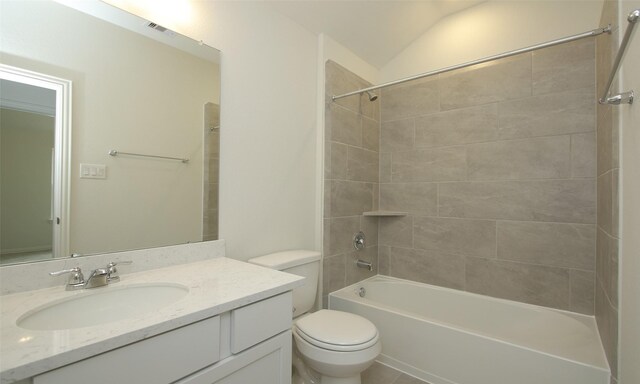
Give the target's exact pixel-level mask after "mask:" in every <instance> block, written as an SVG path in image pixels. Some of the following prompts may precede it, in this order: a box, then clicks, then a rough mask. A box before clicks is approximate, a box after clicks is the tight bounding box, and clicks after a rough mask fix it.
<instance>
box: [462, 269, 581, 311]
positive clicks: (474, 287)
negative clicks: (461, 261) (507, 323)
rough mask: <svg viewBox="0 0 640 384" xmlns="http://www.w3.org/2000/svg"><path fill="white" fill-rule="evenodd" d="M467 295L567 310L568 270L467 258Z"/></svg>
mask: <svg viewBox="0 0 640 384" xmlns="http://www.w3.org/2000/svg"><path fill="white" fill-rule="evenodd" d="M465 267H466V287H467V291H470V292H475V293H480V294H483V295H489V296H494V297H500V298H504V299H509V300H516V301H521V302H525V303H529V304H537V305H544V306H547V307H553V308H559V309H569V304H570V283H569V270H567V269H563V268H555V267H546V266H539V265H529V264H521V263H513V262H509V261H498V260H488V259H480V258H475V257H467V258H466V265H465Z"/></svg>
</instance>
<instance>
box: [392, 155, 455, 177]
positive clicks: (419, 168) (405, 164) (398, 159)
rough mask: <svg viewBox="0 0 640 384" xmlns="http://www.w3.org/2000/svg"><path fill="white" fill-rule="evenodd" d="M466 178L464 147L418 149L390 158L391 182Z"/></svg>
mask: <svg viewBox="0 0 640 384" xmlns="http://www.w3.org/2000/svg"><path fill="white" fill-rule="evenodd" d="M466 177H467V166H466V156H465V148H464V147H448V148H434V149H420V150H415V151H409V152H398V153H394V154H393V156H392V158H391V180H392V181H393V182H400V183H401V182H412V181H454V180H465V179H466Z"/></svg>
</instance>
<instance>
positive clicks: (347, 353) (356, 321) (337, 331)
mask: <svg viewBox="0 0 640 384" xmlns="http://www.w3.org/2000/svg"><path fill="white" fill-rule="evenodd" d="M249 262H250V263H253V264H257V265H260V266H263V267H267V268H272V269H277V270H280V271H284V272H288V273H292V274H294V275H299V276H304V277H306V280H305V283H304V285H303V286H302V287H300V288H296V289H294V290H293V329H292V333H293V339H294V348H293V350H294V356H293V361H294V366H295V367H296V370H297V371H298V375H299V377H300V380H302V381H301V382H303V383H305V384H316V383H318V381H317V380H318V378H319V379H320V381H319V382H320V383H321V384H360V373H361V372H362V371H364V370H365V369H367V368H368V367H369V366H370V365H371V364H373V361H374V360H375V358H376V357H377V356H378V355H379V354H380V352H381V351H382V344H381V342H380V338H379V335H378V330H377V329H376V327H375V325H373V323H371V322H370V321H369V320H367V319H365V318H363V317H361V316H358V315H354V314H351V313H347V312H340V311H333V310H326V309H323V310H320V311H317V312H314V313H309V314H307V312H308V311H309V310H311V308H312V307H313V304H314V302H315V299H316V293H317V286H318V276H319V273H320V253H319V252H315V251H305V250H295V251H286V252H278V253H272V254H270V255H266V256H261V257H256V258H253V259H251V260H249ZM300 358H301V359H300Z"/></svg>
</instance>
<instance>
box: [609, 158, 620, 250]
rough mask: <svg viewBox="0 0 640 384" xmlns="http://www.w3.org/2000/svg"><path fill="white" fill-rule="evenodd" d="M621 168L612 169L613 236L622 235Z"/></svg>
mask: <svg viewBox="0 0 640 384" xmlns="http://www.w3.org/2000/svg"><path fill="white" fill-rule="evenodd" d="M619 194H620V168H616V169H614V170H613V171H611V236H613V237H620V196H619Z"/></svg>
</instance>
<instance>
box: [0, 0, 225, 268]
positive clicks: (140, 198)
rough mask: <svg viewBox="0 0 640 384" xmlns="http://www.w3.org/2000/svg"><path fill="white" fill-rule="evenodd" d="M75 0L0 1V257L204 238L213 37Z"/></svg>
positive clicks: (213, 141)
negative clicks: (199, 37)
mask: <svg viewBox="0 0 640 384" xmlns="http://www.w3.org/2000/svg"><path fill="white" fill-rule="evenodd" d="M77 4H78V5H75V6H73V7H69V6H67V5H63V4H60V3H57V2H53V1H18V0H16V1H12V0H4V1H2V2H0V39H1V40H0V64H2V68H1V69H2V78H1V79H0V81H1V83H0V101H1V102H0V134H1V137H0V143H1V145H2V154H1V156H2V157H1V163H0V168H1V169H0V186H1V188H2V190H1V191H0V200H1V201H0V203H1V204H0V209H1V211H0V214H1V223H0V264H13V263H22V262H28V261H36V260H47V259H51V258H54V257H69V256H70V255H72V254H77V255H88V254H95V253H103V252H114V251H122V250H130V249H141V248H151V247H158V246H165V245H172V244H184V243H189V242H197V241H203V240H215V239H217V238H218V224H217V223H218V169H219V142H220V140H219V134H220V65H219V62H220V60H219V58H220V53H219V51H217V50H215V49H213V48H211V47H208V46H206V45H204V44H201V43H198V42H196V41H194V40H191V39H189V38H186V37H184V36H181V35H179V34H176V33H174V32H172V31H170V30H166V29H165V28H163V27H162V26H158V25H155V24H153V23H151V22H150V21H149V20H143V19H141V18H139V17H137V16H134V15H131V14H128V13H126V12H124V11H122V10H120V9H117V8H115V7H112V6H110V5H108V4H105V3H102V2H99V1H94V0H85V1H82V2H77ZM25 79H26V80H25ZM30 79H35V80H30ZM48 80H51V83H48V82H47V81H48ZM41 81H42V82H41ZM58 83H59V84H61V86H60V87H58V86H57V85H56V84H58ZM64 84H68V85H69V86H68V87H67V88H66V89H65V88H64ZM65 135H66V136H65Z"/></svg>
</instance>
